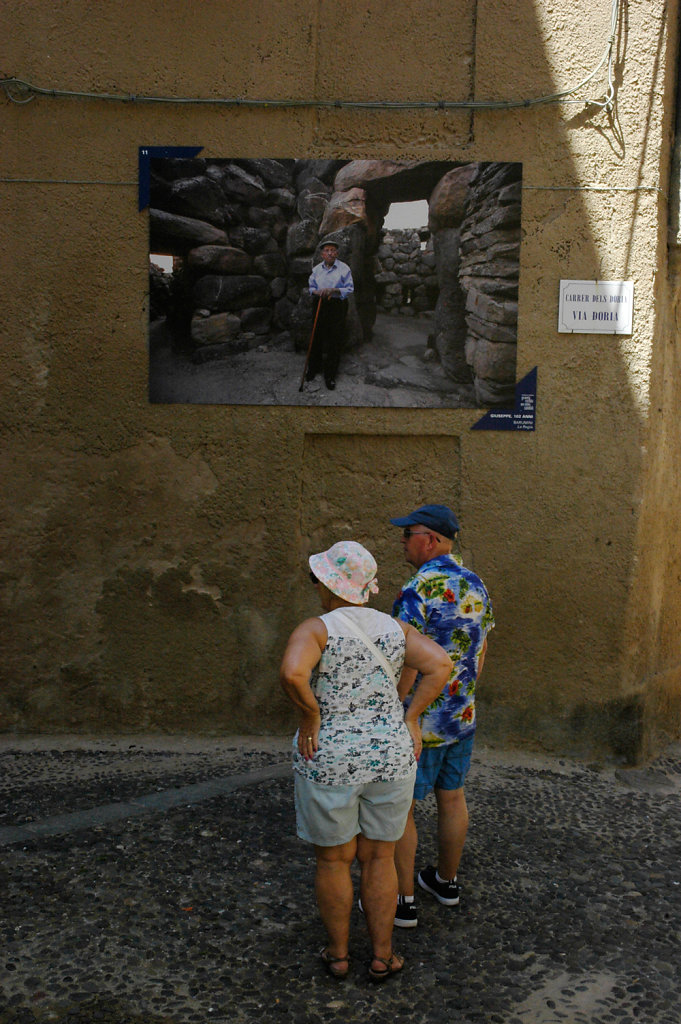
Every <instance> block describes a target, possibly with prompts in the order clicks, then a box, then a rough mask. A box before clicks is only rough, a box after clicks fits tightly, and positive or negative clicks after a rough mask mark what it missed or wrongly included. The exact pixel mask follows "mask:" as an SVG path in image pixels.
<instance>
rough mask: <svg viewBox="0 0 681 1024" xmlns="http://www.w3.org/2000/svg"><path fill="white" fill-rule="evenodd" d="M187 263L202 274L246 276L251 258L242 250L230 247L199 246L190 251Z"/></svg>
mask: <svg viewBox="0 0 681 1024" xmlns="http://www.w3.org/2000/svg"><path fill="white" fill-rule="evenodd" d="M187 262H188V263H189V265H190V266H191V267H195V268H196V269H197V270H200V271H201V272H202V273H210V274H247V273H248V272H249V270H250V269H251V257H250V256H249V255H248V253H245V252H244V251H243V249H235V248H234V247H233V246H231V245H200V246H198V247H197V248H196V249H190V251H189V254H188V256H187Z"/></svg>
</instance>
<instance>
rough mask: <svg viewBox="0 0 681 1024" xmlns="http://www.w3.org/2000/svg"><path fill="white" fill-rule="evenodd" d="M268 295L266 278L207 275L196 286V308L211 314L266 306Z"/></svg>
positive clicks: (194, 297)
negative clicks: (206, 310)
mask: <svg viewBox="0 0 681 1024" xmlns="http://www.w3.org/2000/svg"><path fill="white" fill-rule="evenodd" d="M268 293H269V288H268V285H267V281H266V280H265V278H264V277H257V276H256V275H254V274H252V275H248V276H245V277H238V276H233V277H225V276H223V275H221V274H206V275H205V276H204V277H202V278H201V279H200V280H199V281H197V282H196V284H195V285H194V290H193V299H194V308H195V309H208V310H210V311H211V312H222V311H228V310H242V309H248V308H249V306H261V305H265V303H266V302H267V298H268Z"/></svg>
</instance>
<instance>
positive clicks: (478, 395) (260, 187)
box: [149, 157, 522, 408]
mask: <svg viewBox="0 0 681 1024" xmlns="http://www.w3.org/2000/svg"><path fill="white" fill-rule="evenodd" d="M521 178H522V166H521V165H520V164H517V163H454V162H447V161H418V162H411V163H406V162H405V163H398V162H394V161H385V160H307V159H289V160H276V159H269V158H262V159H203V158H200V157H194V158H192V159H185V158H177V157H163V158H158V157H155V158H152V159H151V160H150V161H149V200H150V202H149V206H150V209H149V259H150V326H149V398H150V401H151V402H158V403H204V404H228V405H306V406H357V407H388V406H390V407H404V408H473V407H481V408H499V407H505V406H512V405H513V402H514V393H515V384H516V351H517V313H518V276H519V265H520V217H521ZM329 284H330V285H331V287H327V286H328V285H329ZM327 293H328V294H327ZM320 296H321V297H320Z"/></svg>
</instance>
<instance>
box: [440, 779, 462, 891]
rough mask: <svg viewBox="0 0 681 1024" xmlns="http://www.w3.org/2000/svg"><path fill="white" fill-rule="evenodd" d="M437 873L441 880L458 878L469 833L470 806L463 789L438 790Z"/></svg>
mask: <svg viewBox="0 0 681 1024" xmlns="http://www.w3.org/2000/svg"><path fill="white" fill-rule="evenodd" d="M435 799H436V800H437V847H438V862H437V871H438V874H439V876H440V878H444V879H445V880H449V879H450V878H456V874H457V872H458V870H459V863H460V861H461V854H462V853H463V847H464V843H465V842H466V833H467V832H468V805H467V804H466V796H465V794H464V791H463V787H461V789H436V790H435Z"/></svg>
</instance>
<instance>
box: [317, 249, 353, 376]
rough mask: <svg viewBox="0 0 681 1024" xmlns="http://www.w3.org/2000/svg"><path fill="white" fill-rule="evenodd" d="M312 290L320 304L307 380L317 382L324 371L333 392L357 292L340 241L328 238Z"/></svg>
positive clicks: (318, 304)
mask: <svg viewBox="0 0 681 1024" xmlns="http://www.w3.org/2000/svg"><path fill="white" fill-rule="evenodd" d="M309 290H310V295H314V296H315V297H316V299H317V305H316V306H315V322H316V327H315V329H314V338H313V340H312V348H311V351H310V361H309V364H308V369H307V374H306V377H307V380H313V379H314V378H315V377H316V376H317V374H318V373H320V372H322V373H323V374H324V382H325V384H326V386H327V388H328V389H329V391H333V389H334V388H335V386H336V376H337V374H338V363H339V362H340V354H341V349H342V347H343V338H344V334H345V320H346V317H347V315H348V296H350V295H352V293H353V291H354V284H353V281H352V273H351V271H350V267H349V266H348V265H347V263H341V261H340V260H339V259H338V243H337V242H334V241H332V240H331V239H325V241H324V242H323V243H322V262H321V263H318V264H317V266H316V267H314V269H313V271H312V273H311V274H310V280H309Z"/></svg>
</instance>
